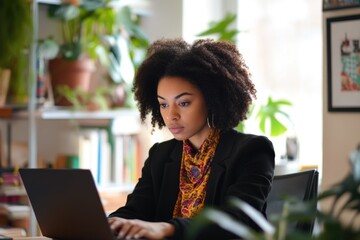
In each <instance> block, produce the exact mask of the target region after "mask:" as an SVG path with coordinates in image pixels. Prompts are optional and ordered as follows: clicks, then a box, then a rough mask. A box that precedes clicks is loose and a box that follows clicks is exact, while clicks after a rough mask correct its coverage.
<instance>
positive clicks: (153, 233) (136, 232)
mask: <svg viewBox="0 0 360 240" xmlns="http://www.w3.org/2000/svg"><path fill="white" fill-rule="evenodd" d="M109 224H110V228H111V231H112V232H113V233H114V235H115V236H117V238H118V239H131V238H135V239H136V238H146V239H151V240H157V239H164V238H165V237H170V236H172V235H173V234H174V231H175V227H174V226H173V225H172V224H170V223H166V222H146V221H142V220H137V219H124V218H119V217H112V218H109Z"/></svg>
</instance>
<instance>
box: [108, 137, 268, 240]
mask: <svg viewBox="0 0 360 240" xmlns="http://www.w3.org/2000/svg"><path fill="white" fill-rule="evenodd" d="M181 155H182V141H177V140H175V139H172V140H169V141H166V142H163V143H157V144H155V145H154V146H152V147H151V149H150V151H149V157H148V159H147V160H146V161H145V164H144V167H143V169H142V176H141V178H140V179H139V182H138V183H137V184H136V186H135V189H134V191H133V192H132V193H131V194H130V195H129V196H128V198H127V202H126V204H125V206H124V207H121V208H119V209H118V210H116V211H115V212H113V213H111V214H110V217H122V218H127V219H142V220H146V221H165V222H170V223H172V224H174V225H175V229H176V230H175V236H174V239H184V233H185V230H186V228H187V226H188V225H189V224H190V222H191V219H184V218H181V219H173V218H172V214H173V210H174V206H175V203H176V200H177V196H178V192H179V174H180V163H181ZM274 158H275V153H274V149H273V146H272V143H271V142H270V141H269V140H268V139H267V138H266V137H263V136H256V135H250V134H243V133H239V132H236V131H235V130H230V131H226V132H223V133H222V134H221V136H220V141H219V145H218V147H217V149H216V151H215V156H214V158H213V161H212V164H211V171H210V176H209V181H208V185H207V189H206V197H205V206H218V207H223V209H224V210H225V211H226V210H227V207H226V200H227V198H228V197H237V198H240V199H242V200H244V201H246V202H248V203H249V204H251V205H252V206H253V207H255V208H256V209H258V210H259V211H261V212H262V213H263V214H264V215H265V210H266V198H267V195H268V193H269V191H270V188H271V184H272V179H273V173H274ZM228 211H229V212H230V213H231V214H232V215H234V216H235V217H237V218H238V219H239V220H241V221H243V222H245V223H247V224H248V225H250V226H251V227H254V228H256V225H255V224H254V223H253V222H252V221H251V220H249V219H248V218H247V217H246V216H245V215H243V214H242V213H241V212H240V211H239V212H236V211H234V210H230V209H228ZM212 229H214V228H212ZM208 232H209V231H208ZM214 234H215V235H214ZM219 234H220V235H221V234H223V235H221V236H219ZM216 235H217V236H216ZM211 236H212V237H214V236H216V237H214V239H216V238H218V239H226V237H225V233H223V232H221V231H218V232H217V233H211ZM203 237H204V236H203ZM230 237H233V236H229V238H230ZM204 239H205V238H204ZM207 239H210V238H207Z"/></svg>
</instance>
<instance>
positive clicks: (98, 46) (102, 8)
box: [48, 0, 148, 105]
mask: <svg viewBox="0 0 360 240" xmlns="http://www.w3.org/2000/svg"><path fill="white" fill-rule="evenodd" d="M72 2H75V3H69V1H67V2H63V3H62V4H60V5H58V6H56V5H54V6H51V7H50V8H49V11H48V13H49V16H50V17H52V18H56V19H58V20H59V21H60V23H61V27H62V38H63V42H62V43H61V44H60V53H59V55H60V56H61V57H62V58H65V59H68V60H76V59H79V58H82V57H84V56H87V57H90V58H93V59H98V60H99V61H100V63H101V65H102V66H104V67H105V68H106V70H107V73H106V75H105V78H107V79H109V83H108V85H109V86H108V87H109V89H114V88H117V86H118V85H121V86H120V87H122V88H125V89H126V93H127V94H126V96H130V94H129V92H130V90H131V87H130V86H131V85H132V80H133V78H134V74H135V71H136V67H137V66H138V65H140V63H141V62H142V61H143V59H144V57H145V53H146V49H147V46H148V38H147V36H146V34H145V33H144V32H143V30H142V28H141V27H140V16H139V15H138V14H135V13H134V11H133V9H132V7H131V6H130V5H126V4H125V5H120V4H119V1H113V0H83V1H81V2H79V1H72ZM69 91H71V89H67V90H66V91H65V92H66V93H67V94H66V96H67V97H66V96H65V98H67V99H68V97H70V96H71V95H78V94H77V93H73V94H69ZM74 91H76V90H74ZM61 92H62V93H64V91H61ZM113 92H115V91H113ZM115 98H116V97H112V99H115ZM129 99H130V98H129V97H127V102H128V101H129ZM68 100H69V101H70V99H68ZM70 102H74V101H73V100H72V101H70ZM114 105H115V104H114ZM127 105H132V104H131V103H128V104H127Z"/></svg>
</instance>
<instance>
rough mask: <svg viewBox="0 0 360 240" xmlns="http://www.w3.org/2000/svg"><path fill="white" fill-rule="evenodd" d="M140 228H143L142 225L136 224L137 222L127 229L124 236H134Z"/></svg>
mask: <svg viewBox="0 0 360 240" xmlns="http://www.w3.org/2000/svg"><path fill="white" fill-rule="evenodd" d="M141 229H143V228H142V226H140V225H137V224H134V225H132V226H131V228H130V229H129V231H128V233H127V234H126V236H125V237H127V238H130V239H132V238H136V237H135V235H136V234H137V233H138V232H139V231H141Z"/></svg>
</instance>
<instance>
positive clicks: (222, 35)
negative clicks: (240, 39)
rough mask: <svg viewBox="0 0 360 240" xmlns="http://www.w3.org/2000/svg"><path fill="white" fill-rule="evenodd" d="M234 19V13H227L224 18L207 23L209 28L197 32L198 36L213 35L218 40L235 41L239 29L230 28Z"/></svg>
mask: <svg viewBox="0 0 360 240" xmlns="http://www.w3.org/2000/svg"><path fill="white" fill-rule="evenodd" d="M235 21H236V14H231V13H228V14H227V15H226V16H225V17H224V19H222V20H220V21H213V22H210V23H209V29H207V30H205V31H203V32H201V33H199V34H197V35H196V36H198V37H205V36H213V37H215V38H217V39H219V40H227V41H231V42H236V35H237V34H238V33H240V31H239V30H238V29H236V28H232V24H234V22H235Z"/></svg>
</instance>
